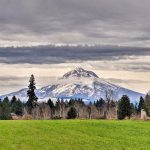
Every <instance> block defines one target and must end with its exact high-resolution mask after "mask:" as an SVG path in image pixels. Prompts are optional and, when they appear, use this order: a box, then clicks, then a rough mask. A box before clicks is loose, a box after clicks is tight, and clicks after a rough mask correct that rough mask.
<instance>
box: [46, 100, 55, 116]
mask: <svg viewBox="0 0 150 150" xmlns="http://www.w3.org/2000/svg"><path fill="white" fill-rule="evenodd" d="M47 104H48V106H49V107H50V109H51V118H53V114H54V111H55V105H54V103H53V101H52V100H51V99H49V100H48V102H47Z"/></svg>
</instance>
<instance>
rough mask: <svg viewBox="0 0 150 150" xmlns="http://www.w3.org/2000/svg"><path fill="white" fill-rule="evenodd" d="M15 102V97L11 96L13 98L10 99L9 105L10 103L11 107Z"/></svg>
mask: <svg viewBox="0 0 150 150" xmlns="http://www.w3.org/2000/svg"><path fill="white" fill-rule="evenodd" d="M16 101H17V98H16V96H13V97H12V99H11V102H10V103H11V105H12V104H13V103H14V102H16Z"/></svg>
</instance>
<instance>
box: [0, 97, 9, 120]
mask: <svg viewBox="0 0 150 150" xmlns="http://www.w3.org/2000/svg"><path fill="white" fill-rule="evenodd" d="M10 112H11V106H10V102H9V99H8V97H5V98H4V100H3V101H2V102H1V103H0V119H2V120H8V119H10Z"/></svg>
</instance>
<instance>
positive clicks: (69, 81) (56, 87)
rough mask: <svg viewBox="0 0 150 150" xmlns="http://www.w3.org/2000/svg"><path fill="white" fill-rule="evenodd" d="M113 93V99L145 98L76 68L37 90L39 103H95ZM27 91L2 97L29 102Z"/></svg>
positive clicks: (136, 99) (137, 99)
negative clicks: (71, 100) (77, 99)
mask: <svg viewBox="0 0 150 150" xmlns="http://www.w3.org/2000/svg"><path fill="white" fill-rule="evenodd" d="M110 90H111V91H113V97H114V98H115V99H117V100H118V99H119V98H120V97H121V96H122V95H128V96H129V97H130V99H131V101H132V102H137V101H139V98H140V96H144V95H143V94H141V93H138V92H135V91H132V90H128V89H125V88H122V87H120V86H117V85H115V84H112V83H109V82H107V81H105V80H103V79H101V78H99V77H98V76H97V75H96V74H95V73H94V72H92V71H87V70H84V69H82V68H76V69H75V70H72V71H70V72H68V73H66V74H65V75H63V77H62V78H59V79H58V80H57V81H56V82H55V83H52V84H50V85H48V86H46V87H43V88H41V89H37V90H36V94H37V96H38V98H39V101H47V100H48V99H49V98H52V99H57V98H66V99H70V98H82V99H84V100H85V101H94V100H97V99H100V98H101V97H102V98H105V96H106V92H108V91H110ZM26 93H27V89H26V88H25V89H22V90H20V91H17V92H14V93H10V94H8V95H3V96H1V99H3V98H4V97H5V96H8V97H9V98H10V99H11V98H12V96H14V95H15V96H16V97H18V98H20V99H21V100H22V101H26V100H27V94H26Z"/></svg>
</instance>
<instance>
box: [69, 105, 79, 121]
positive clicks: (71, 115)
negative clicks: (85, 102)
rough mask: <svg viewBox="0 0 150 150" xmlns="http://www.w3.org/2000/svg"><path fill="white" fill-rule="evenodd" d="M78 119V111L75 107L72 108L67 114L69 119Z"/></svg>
mask: <svg viewBox="0 0 150 150" xmlns="http://www.w3.org/2000/svg"><path fill="white" fill-rule="evenodd" d="M76 117H77V110H76V109H75V107H71V108H70V110H69V111H68V113H67V118H68V119H75V118H76Z"/></svg>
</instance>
